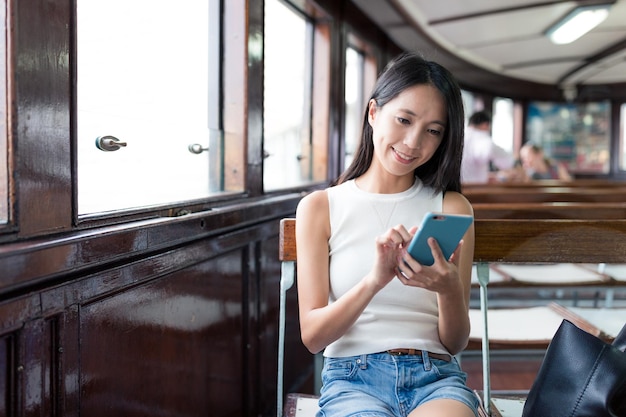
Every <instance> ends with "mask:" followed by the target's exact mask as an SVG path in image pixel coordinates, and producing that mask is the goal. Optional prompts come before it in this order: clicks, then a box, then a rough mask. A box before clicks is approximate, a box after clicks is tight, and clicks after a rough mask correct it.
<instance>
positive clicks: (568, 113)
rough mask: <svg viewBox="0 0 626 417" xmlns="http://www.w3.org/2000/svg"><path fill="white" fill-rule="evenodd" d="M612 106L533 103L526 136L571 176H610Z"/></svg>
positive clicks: (600, 103)
mask: <svg viewBox="0 0 626 417" xmlns="http://www.w3.org/2000/svg"><path fill="white" fill-rule="evenodd" d="M609 128H610V104H609V102H608V101H604V102H597V103H584V104H574V103H569V104H564V103H550V102H531V103H530V104H529V106H528V116H527V120H526V137H527V139H528V140H529V141H532V142H533V143H535V144H537V145H539V146H541V147H542V148H543V149H544V152H545V154H546V156H548V157H549V158H552V159H554V160H556V161H561V162H563V163H565V164H566V165H567V168H568V169H569V171H570V172H571V173H579V174H607V173H608V172H609V169H610V137H609Z"/></svg>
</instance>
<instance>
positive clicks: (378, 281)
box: [367, 225, 417, 289]
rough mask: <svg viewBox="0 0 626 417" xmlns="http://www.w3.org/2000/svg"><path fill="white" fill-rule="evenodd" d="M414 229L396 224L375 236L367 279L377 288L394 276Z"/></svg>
mask: <svg viewBox="0 0 626 417" xmlns="http://www.w3.org/2000/svg"><path fill="white" fill-rule="evenodd" d="M416 231H417V226H415V227H412V228H411V230H407V229H406V228H405V227H404V226H403V225H397V226H394V227H392V228H391V229H389V230H387V231H386V232H385V233H384V234H382V235H380V236H378V237H377V238H376V258H375V259H374V266H373V267H372V274H371V275H368V277H367V279H370V280H372V284H373V285H375V286H376V287H377V288H378V289H380V288H383V287H384V286H385V285H387V284H388V283H389V282H391V280H393V279H394V278H395V276H396V272H397V270H398V259H399V258H400V257H401V256H402V250H403V249H404V248H406V247H408V245H409V243H410V242H411V239H413V235H414V234H415V232H416Z"/></svg>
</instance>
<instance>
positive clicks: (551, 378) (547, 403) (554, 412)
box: [522, 320, 626, 417]
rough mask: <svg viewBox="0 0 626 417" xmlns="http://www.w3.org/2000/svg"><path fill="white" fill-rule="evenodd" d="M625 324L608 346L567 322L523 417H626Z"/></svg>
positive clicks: (557, 335)
mask: <svg viewBox="0 0 626 417" xmlns="http://www.w3.org/2000/svg"><path fill="white" fill-rule="evenodd" d="M625 349H626V324H625V325H624V327H623V328H622V330H621V331H620V333H619V335H618V336H617V337H616V338H615V341H614V342H613V344H612V345H611V344H608V343H606V342H604V341H602V340H600V339H598V338H597V337H595V336H593V335H591V334H589V333H587V332H585V331H583V330H581V329H579V328H578V327H576V326H575V325H574V324H572V323H571V322H569V321H567V320H563V322H562V323H561V325H560V326H559V329H558V330H557V332H556V333H555V335H554V337H553V339H552V341H551V342H550V345H549V346H548V350H547V351H546V354H545V356H544V358H543V362H542V364H541V367H540V369H539V372H538V373H537V378H536V379H535V382H534V383H533V385H532V387H531V389H530V392H529V393H528V398H527V399H526V403H525V404H524V412H523V414H522V417H625V416H626V353H624V350H625Z"/></svg>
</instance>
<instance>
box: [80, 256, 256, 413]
mask: <svg viewBox="0 0 626 417" xmlns="http://www.w3.org/2000/svg"><path fill="white" fill-rule="evenodd" d="M244 252H245V251H244ZM241 264H242V256H241V252H231V253H228V254H225V255H221V256H220V257H218V258H215V259H213V260H209V261H206V262H203V263H201V264H198V265H194V266H192V267H189V268H186V269H184V270H181V271H178V272H175V273H172V274H168V275H166V276H164V277H162V278H158V279H156V280H153V281H150V282H148V283H145V284H142V285H139V286H137V287H135V288H133V289H130V290H127V291H124V292H121V293H118V294H114V295H112V296H109V297H105V298H102V299H99V300H96V301H95V302H92V303H88V304H86V305H84V306H82V308H81V310H80V340H81V344H80V364H81V381H80V390H81V410H80V411H81V415H88V416H94V417H97V416H110V415H124V416H128V417H132V416H145V415H159V416H200V415H211V414H212V413H215V414H214V415H233V416H234V415H243V413H242V412H241V411H242V410H241V406H242V402H243V401H242V400H243V398H242V394H243V387H242V378H241V376H242V375H243V373H244V370H243V369H242V358H243V352H242V349H243V346H244V345H243V343H242V342H243V340H242V339H243V338H245V337H246V336H245V335H244V334H243V326H244V321H245V320H246V318H245V317H244V316H243V303H244V302H245V300H244V299H243V291H242V280H241V279H240V277H241Z"/></svg>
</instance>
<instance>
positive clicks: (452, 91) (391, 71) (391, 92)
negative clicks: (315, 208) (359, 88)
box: [336, 53, 465, 192]
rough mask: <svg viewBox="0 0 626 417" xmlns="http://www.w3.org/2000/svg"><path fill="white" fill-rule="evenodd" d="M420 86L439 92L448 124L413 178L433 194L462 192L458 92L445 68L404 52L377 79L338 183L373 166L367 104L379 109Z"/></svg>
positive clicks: (460, 111)
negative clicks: (373, 103) (356, 141)
mask: <svg viewBox="0 0 626 417" xmlns="http://www.w3.org/2000/svg"><path fill="white" fill-rule="evenodd" d="M421 84H429V85H432V86H433V87H435V88H436V89H437V90H439V92H440V93H441V95H442V97H443V99H444V101H445V103H446V110H447V113H448V123H447V126H446V129H445V133H444V136H443V140H442V141H441V144H440V145H439V147H438V148H437V150H436V151H435V154H434V155H433V156H432V158H431V159H430V160H429V161H428V162H426V163H425V164H423V165H421V166H420V167H418V168H417V169H415V175H416V176H417V177H419V179H420V180H422V182H423V183H424V185H426V186H429V187H432V188H433V189H434V190H436V191H439V192H445V191H448V190H450V191H459V192H460V191H461V156H462V154H463V134H464V120H465V119H464V113H463V100H462V99H461V89H460V88H459V85H458V84H457V82H456V80H455V79H454V77H453V76H452V74H451V73H450V72H449V71H448V70H447V69H446V68H444V67H443V66H441V65H440V64H438V63H436V62H432V61H427V60H425V59H424V58H422V57H421V56H420V55H418V54H415V53H403V54H401V55H399V56H398V57H396V58H395V59H394V60H392V61H391V62H390V63H389V64H388V65H387V66H386V67H385V70H384V71H383V72H382V73H381V75H380V77H379V78H378V81H377V82H376V85H375V86H374V91H373V93H372V96H371V97H370V100H368V105H367V108H366V109H365V115H364V118H363V127H362V131H361V132H362V133H361V142H360V144H359V146H358V148H357V150H356V154H355V157H354V160H353V161H352V164H350V166H349V167H348V168H347V169H346V171H345V172H344V173H343V174H342V175H341V176H340V177H339V178H338V179H337V181H336V183H337V184H340V183H342V182H345V181H348V180H351V179H353V178H357V177H359V176H361V175H363V174H364V173H365V171H367V169H368V168H369V166H370V165H371V163H372V158H373V157H374V142H373V132H372V127H371V126H370V124H369V122H368V110H369V102H370V101H371V100H372V99H374V100H375V101H376V105H377V106H378V107H383V106H384V105H385V104H387V103H388V102H389V101H390V100H392V99H393V98H395V97H396V96H397V95H398V94H400V93H401V92H403V91H404V90H406V89H407V88H410V87H413V86H415V85H421Z"/></svg>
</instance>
